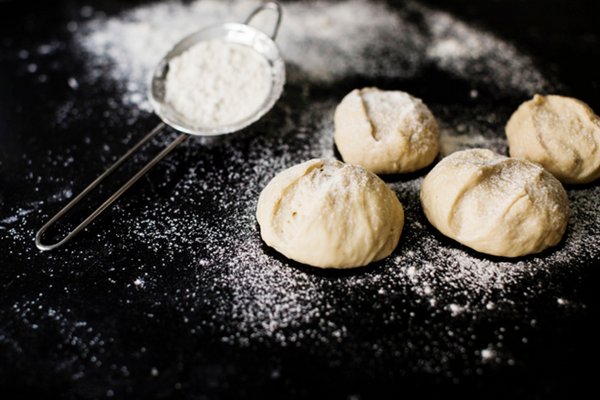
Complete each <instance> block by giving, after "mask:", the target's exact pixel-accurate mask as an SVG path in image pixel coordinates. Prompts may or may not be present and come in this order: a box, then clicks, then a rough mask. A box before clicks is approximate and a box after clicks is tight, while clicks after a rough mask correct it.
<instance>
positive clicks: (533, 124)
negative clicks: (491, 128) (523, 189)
mask: <svg viewBox="0 0 600 400" xmlns="http://www.w3.org/2000/svg"><path fill="white" fill-rule="evenodd" d="M506 136H507V137H508V145H509V147H510V155H511V156H513V157H524V158H526V159H528V160H530V161H533V162H536V163H539V164H541V165H542V166H543V167H544V168H546V169H547V170H548V171H550V173H551V174H553V175H554V176H555V177H557V178H558V179H559V180H560V181H562V182H564V183H588V182H591V181H593V180H595V179H597V178H598V177H600V118H599V117H598V116H597V115H596V114H594V111H592V109H591V108H590V107H589V106H588V105H587V104H585V103H583V102H581V101H579V100H576V99H573V98H570V97H562V96H555V95H550V96H540V95H538V94H536V95H535V96H534V97H533V99H532V100H529V101H526V102H525V103H523V104H521V106H520V107H519V108H518V109H517V111H515V113H514V114H513V115H512V116H511V117H510V120H509V121H508V124H507V125H506Z"/></svg>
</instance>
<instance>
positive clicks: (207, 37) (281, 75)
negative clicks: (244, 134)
mask: <svg viewBox="0 0 600 400" xmlns="http://www.w3.org/2000/svg"><path fill="white" fill-rule="evenodd" d="M263 10H272V11H274V12H275V13H276V15H277V19H276V22H275V27H274V28H273V32H272V33H271V35H267V34H266V33H264V32H262V31H261V30H259V29H256V28H253V27H252V26H250V25H248V24H249V23H250V21H251V20H252V18H254V16H256V14H258V13H259V12H261V11H263ZM281 15H282V9H281V6H280V5H279V4H278V3H275V2H269V3H265V4H263V5H261V6H259V7H258V8H256V9H255V10H254V11H253V12H252V13H251V14H250V15H249V16H248V18H247V19H246V21H245V22H244V23H225V24H220V25H216V26H212V27H209V28H205V29H202V30H200V31H198V32H196V33H194V34H192V35H190V36H188V37H186V38H185V39H183V40H182V41H180V42H179V43H177V44H176V45H175V46H174V47H173V49H171V51H170V52H169V53H168V54H167V55H166V56H165V57H164V58H163V59H162V60H161V61H160V62H159V63H158V65H157V66H156V68H155V70H154V73H153V74H152V77H151V82H150V87H149V98H150V102H151V104H152V107H153V109H154V111H155V112H156V114H157V115H158V116H159V117H160V118H161V119H162V121H163V122H161V123H160V124H158V125H157V126H156V127H155V128H154V129H153V130H152V131H151V132H150V133H148V134H147V135H146V136H145V137H144V138H143V139H142V140H140V141H139V142H138V143H137V144H136V145H135V146H133V148H131V150H129V151H128V152H127V153H126V154H125V155H123V156H122V157H121V158H120V159H118V160H117V161H116V162H115V163H114V164H113V165H112V166H111V167H110V168H108V169H107V170H106V171H105V172H104V173H103V174H102V175H100V176H99V177H98V178H96V180H94V181H93V182H92V183H91V184H90V185H89V186H88V187H86V188H85V189H84V190H83V191H82V192H81V193H80V194H79V195H77V196H76V197H75V198H74V199H73V200H71V202H69V204H67V205H66V206H65V207H64V208H63V209H62V210H60V211H59V212H58V213H57V214H56V215H55V216H54V217H52V219H50V220H49V221H48V222H47V223H46V224H45V225H44V226H43V227H42V228H41V229H40V230H39V231H38V232H37V234H36V235H35V245H36V246H37V248H38V249H40V250H52V249H55V248H57V247H60V246H62V245H63V244H65V243H66V242H68V241H69V240H71V239H72V238H73V237H74V236H75V235H77V234H78V233H79V232H81V231H82V230H83V229H84V228H85V227H86V226H87V225H88V224H89V223H90V222H92V221H93V220H94V218H96V217H97V216H98V215H100V213H101V212H102V211H104V210H105V209H106V208H108V206H110V205H111V204H112V203H113V202H114V201H115V200H116V199H117V198H118V197H119V196H120V195H121V194H123V193H124V192H125V191H126V190H127V189H129V187H130V186H131V185H133V184H134V183H135V182H136V181H137V180H138V179H140V178H141V177H142V176H143V175H144V174H145V173H146V172H148V170H150V169H151V168H152V167H153V166H154V165H156V164H157V163H158V162H159V161H160V160H162V159H163V158H164V157H165V156H166V155H167V154H169V153H170V152H171V150H173V149H174V148H175V147H177V146H178V145H179V144H181V143H182V142H183V141H184V140H185V139H187V138H188V137H189V135H195V136H218V135H225V134H228V133H234V132H237V131H239V130H241V129H243V128H245V127H247V126H248V125H250V124H252V123H254V122H256V121H258V120H259V119H260V118H261V117H262V116H263V115H265V114H266V113H267V112H268V111H269V110H270V109H271V108H272V107H273V105H274V104H275V102H276V101H277V100H278V99H279V97H280V96H281V92H282V91H283V85H284V83H285V63H284V61H283V58H282V57H281V54H280V52H279V49H278V47H277V45H276V44H275V42H274V40H275V37H276V36H277V31H278V30H279V25H280V24H281ZM204 41H221V42H224V43H237V44H241V45H244V46H248V47H250V48H251V49H253V50H254V51H256V52H257V53H258V54H260V55H261V56H263V57H264V58H265V59H266V61H267V63H268V66H269V71H268V74H269V75H270V78H271V89H270V92H269V93H268V95H267V97H266V98H265V100H264V101H263V103H262V104H261V106H260V107H259V108H258V110H256V111H255V112H254V114H252V115H250V116H248V117H246V118H244V119H242V120H240V121H237V122H234V123H231V124H225V125H221V126H217V127H212V126H211V127H201V126H194V125H193V124H191V123H190V122H189V121H187V120H186V119H185V118H183V117H182V116H181V115H180V114H179V113H178V112H177V111H176V110H174V109H173V108H172V107H171V105H170V104H169V103H167V102H165V81H166V77H167V73H168V71H169V61H170V60H172V59H173V58H175V57H177V56H179V55H181V54H182V53H183V52H184V51H186V50H188V49H190V48H191V47H193V46H194V45H195V44H197V43H200V42H204ZM167 125H169V126H171V127H173V128H174V129H176V130H178V131H180V132H183V133H182V134H181V135H179V136H178V137H177V138H176V139H175V140H173V142H171V143H170V144H169V145H168V146H167V147H166V148H165V149H163V150H162V151H161V152H160V153H159V154H158V155H157V156H156V157H154V158H153V159H152V160H151V161H150V162H149V163H148V164H146V165H145V166H144V167H143V168H142V169H140V170H139V171H138V172H137V173H136V174H135V175H134V176H133V177H132V178H131V179H130V180H129V181H127V183H125V184H124V185H123V186H122V187H121V188H120V189H119V190H117V191H116V192H115V193H114V194H113V195H112V196H110V197H109V198H108V199H107V200H106V201H105V202H104V203H103V204H102V205H101V206H100V207H98V208H97V209H96V210H95V211H94V212H92V213H91V214H90V215H89V216H88V217H87V218H86V219H85V220H84V221H83V222H81V223H80V224H79V225H78V226H77V227H76V228H75V229H73V230H72V231H71V232H70V233H69V234H68V235H67V236H65V237H64V238H63V239H62V240H60V241H59V242H56V243H54V244H44V243H42V236H43V234H44V232H46V230H48V228H50V227H51V226H52V225H54V224H55V223H56V222H57V221H58V220H59V219H60V218H62V217H63V216H64V215H65V214H66V213H67V212H68V211H70V210H71V209H72V208H73V207H74V206H75V205H76V204H77V203H79V201H81V199H83V198H84V197H85V196H87V195H88V194H89V193H90V192H91V191H92V190H94V189H95V188H96V187H97V186H98V185H99V184H100V183H101V182H102V181H104V179H106V178H107V177H108V176H109V175H110V174H112V173H113V172H114V171H116V170H117V169H118V168H119V167H120V166H121V164H122V163H123V162H124V161H125V160H127V159H128V158H129V157H131V156H132V155H133V154H135V153H136V152H137V151H138V150H139V149H140V148H141V147H142V146H144V145H145V144H146V143H148V142H149V141H150V140H152V139H153V138H154V137H155V136H156V135H158V134H159V133H160V132H161V131H162V130H163V129H164V128H165V127H166V126H167Z"/></svg>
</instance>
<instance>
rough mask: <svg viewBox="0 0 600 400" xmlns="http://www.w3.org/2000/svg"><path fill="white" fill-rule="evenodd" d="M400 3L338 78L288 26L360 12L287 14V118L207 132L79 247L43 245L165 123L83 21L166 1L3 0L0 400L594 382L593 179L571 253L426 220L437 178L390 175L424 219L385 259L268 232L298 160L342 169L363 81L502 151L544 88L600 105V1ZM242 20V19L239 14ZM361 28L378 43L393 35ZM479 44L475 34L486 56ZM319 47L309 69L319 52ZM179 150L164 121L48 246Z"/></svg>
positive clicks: (549, 392) (559, 386)
mask: <svg viewBox="0 0 600 400" xmlns="http://www.w3.org/2000/svg"><path fill="white" fill-rule="evenodd" d="M217 3H218V2H206V4H207V5H206V7H208V8H210V7H213V8H215V7H216V8H218V7H221V6H220V5H217ZM338 3H340V2H338ZM341 3H342V4H347V2H341ZM388 3H389V4H387V3H385V4H383V3H381V2H368V4H369V5H368V6H365V5H364V4H362V3H361V4H362V5H361V4H359V5H357V4H354V6H352V7H350V8H349V9H351V10H366V9H368V7H371V8H372V9H373V10H379V11H381V10H384V11H383V13H384V14H389V16H390V18H391V20H390V21H396V20H395V19H394V18H399V20H400V21H403V23H404V24H405V25H403V28H402V29H401V28H399V27H395V25H393V22H390V24H392V25H390V26H391V28H390V29H389V30H386V29H387V28H386V29H383V28H381V29H379V30H376V34H377V35H379V36H375V37H376V38H378V40H382V41H384V42H385V45H375V43H374V45H373V46H372V47H370V46H367V47H365V48H360V49H358V50H352V49H351V50H348V51H358V52H359V53H360V54H357V55H356V56H357V58H356V59H355V60H354V61H353V60H352V58H351V57H350V58H348V57H347V58H340V59H341V60H342V61H343V62H338V61H339V60H338V59H337V58H336V57H341V56H340V55H339V54H341V53H343V51H347V49H345V50H344V49H343V48H342V47H341V46H342V45H340V47H339V48H336V47H335V46H334V47H333V50H331V53H324V54H326V56H325V58H326V60H325V61H326V62H328V63H329V64H325V65H334V63H336V62H338V64H335V66H336V68H338V70H337V72H335V71H334V72H335V73H334V74H333V75H332V76H331V77H328V78H322V77H318V76H313V75H311V71H310V68H312V67H314V68H315V70H316V68H317V67H316V66H314V65H313V66H312V67H311V65H310V62H304V60H303V59H302V51H299V50H297V49H293V48H292V46H293V45H294V41H293V40H291V39H290V37H291V36H285V35H286V34H287V35H290V34H289V33H286V32H285V29H286V18H289V19H288V26H293V27H294V28H299V26H300V25H298V23H297V21H296V20H294V13H296V15H299V14H300V12H301V11H302V12H306V13H307V14H306V15H309V17H307V18H309V19H310V18H314V20H315V21H317V20H319V18H325V17H327V16H328V15H336V14H335V13H336V12H342V11H339V10H338V11H331V7H333V6H332V4H329V8H327V7H328V6H325V9H322V8H319V7H323V5H322V4H315V3H314V2H300V3H297V2H283V7H284V19H283V25H282V28H281V29H282V31H281V33H280V36H279V37H278V43H279V45H280V47H281V50H282V53H283V55H284V58H286V62H287V73H288V82H287V85H286V88H285V91H284V94H283V96H282V98H281V99H280V100H279V102H278V103H277V104H276V106H275V107H274V108H273V110H272V111H270V112H269V113H268V114H267V115H266V116H265V117H264V118H263V119H261V120H260V121H259V122H258V123H256V124H255V125H253V126H251V127H250V128H247V129H245V130H244V131H243V132H241V133H239V134H238V135H235V136H226V137H223V138H213V139H198V138H190V139H189V140H187V141H186V142H185V143H184V144H183V145H181V146H180V147H178V148H177V149H176V150H174V151H173V153H172V154H171V155H169V156H168V157H167V158H166V159H164V160H163V161H162V162H161V163H159V164H158V165H157V166H156V167H154V168H153V169H152V170H151V171H150V172H149V173H148V174H147V175H146V176H145V177H144V178H142V179H141V180H140V181H139V182H138V183H136V184H135V185H134V186H133V187H132V188H131V189H130V190H129V191H127V192H126V193H125V194H124V195H123V196H122V197H121V198H120V199H119V200H117V202H116V203H115V204H113V206H112V207H111V208H110V209H108V210H107V211H105V212H104V213H103V214H102V215H101V216H99V217H98V218H97V219H96V220H95V221H94V222H92V224H91V225H90V226H89V227H88V228H87V229H86V230H85V231H83V232H82V233H81V234H79V235H78V236H77V237H76V238H75V239H73V240H72V241H71V242H69V243H68V244H66V245H65V246H63V247H61V248H59V249H56V250H54V251H50V252H41V251H39V250H38V249H37V248H36V247H35V245H34V237H35V233H36V232H37V230H38V229H39V228H40V227H41V226H42V225H43V224H44V223H45V222H46V221H48V219H49V218H50V217H51V216H53V215H54V214H55V213H57V212H58V211H59V210H60V208H61V207H62V206H63V205H64V204H65V203H66V202H67V201H68V200H69V199H70V198H72V197H73V196H74V195H76V194H77V193H78V192H79V191H80V190H82V189H83V188H84V187H85V186H86V184H87V183H89V182H90V181H91V180H92V179H93V178H94V177H96V176H98V175H99V174H100V173H102V171H104V170H105V169H106V168H107V167H108V166H110V165H111V163H112V162H114V160H116V159H117V158H118V157H119V156H120V155H121V154H123V153H125V152H126V151H127V149H128V148H130V147H131V146H132V145H133V144H134V143H135V142H136V141H137V140H138V139H140V138H141V137H143V135H144V134H145V132H147V131H149V130H150V129H151V128H153V127H154V126H155V125H156V124H157V123H158V122H159V119H158V118H157V117H156V116H154V115H152V114H151V113H150V112H148V111H144V110H141V111H140V110H139V107H137V105H139V103H138V102H134V101H133V102H132V101H129V103H128V101H127V100H126V99H127V98H128V97H127V96H131V94H132V93H135V91H136V89H135V88H133V89H132V88H131V86H129V87H127V81H126V80H124V78H119V77H115V75H110V74H109V71H112V70H111V69H110V68H111V67H110V66H107V64H106V63H105V64H102V63H100V64H98V60H99V59H98V55H93V54H90V53H89V52H86V50H85V48H82V45H81V38H82V37H85V36H86V35H88V36H89V35H90V34H91V32H92V30H88V31H87V33H86V31H85V29H86V27H87V29H92V28H90V26H96V25H89V24H90V23H94V22H95V21H96V22H97V21H106V19H107V18H108V19H110V18H115V19H118V20H119V21H121V22H123V21H126V18H125V19H124V17H123V14H122V13H124V12H128V11H131V10H136V9H139V7H150V8H151V9H154V10H156V8H152V7H158V6H157V5H156V3H148V2H142V1H127V2H115V1H110V0H97V1H96V0H94V1H61V2H56V3H55V2H53V3H50V2H43V1H28V2H22V1H10V0H8V1H0V22H1V24H0V265H1V268H0V390H1V391H2V392H1V393H3V394H2V398H26V396H27V395H29V396H37V397H39V398H69V399H70V398H82V399H88V398H90V399H92V398H135V399H143V398H193V399H203V398H209V399H212V398H217V399H219V398H278V399H279V398H331V399H371V398H400V397H402V396H404V395H419V396H422V397H424V398H433V397H439V396H440V395H447V394H459V395H462V396H466V397H477V398H481V397H486V398H499V397H506V396H511V397H513V398H515V397H516V398H528V399H531V398H540V399H542V398H564V397H567V396H568V397H578V395H581V394H582V393H586V392H587V389H589V388H592V387H593V384H594V381H593V379H594V378H595V375H596V374H595V372H597V370H598V367H597V366H595V363H594V361H595V359H596V358H597V357H598V355H599V354H598V346H597V343H596V341H597V338H596V336H597V334H596V331H595V329H594V328H595V320H596V319H597V317H598V306H599V297H598V296H597V293H596V290H597V289H596V285H597V282H598V279H599V278H600V274H599V272H598V268H597V266H598V261H597V260H598V257H599V256H600V228H598V226H600V209H599V208H598V204H599V200H600V188H599V187H598V183H597V182H596V183H592V184H589V185H584V186H568V187H566V189H567V192H568V193H569V198H570V200H571V220H570V223H569V227H568V231H567V234H566V235H565V238H564V239H563V242H561V244H559V245H558V246H557V247H556V248H553V249H550V250H548V251H545V252H543V253H541V254H539V255H533V256H529V257H523V258H520V259H515V260H510V259H502V258H496V257H488V256H485V255H482V254H478V253H476V252H474V251H472V250H470V249H468V248H465V247H463V246H461V245H459V244H457V243H456V242H453V241H451V240H449V239H446V238H444V237H443V236H442V235H440V234H439V233H438V232H436V231H435V229H434V228H433V227H432V226H431V225H429V223H428V222H427V220H426V218H425V217H424V216H423V214H422V211H421V209H420V205H419V200H418V191H419V187H420V184H421V182H422V179H423V177H424V176H425V174H426V173H427V171H428V169H426V170H424V171H420V172H417V173H414V174H410V175H409V176H388V177H385V178H384V179H385V181H386V182H387V183H388V184H389V185H390V187H391V188H392V190H394V192H395V193H396V194H397V195H398V197H399V198H400V200H401V202H402V204H403V205H404V209H405V213H406V224H405V227H404V231H403V236H402V238H401V241H400V244H399V246H398V248H397V249H396V250H395V251H394V253H393V254H392V255H391V256H390V257H388V258H387V259H386V260H383V261H381V262H378V263H375V264H374V265H371V266H368V267H365V268H360V269H356V270H353V271H322V270H317V269H315V268H311V267H307V266H304V265H300V264H298V263H295V262H292V261H290V260H287V259H286V258H285V257H283V256H281V255H279V254H277V253H276V252H275V251H274V250H272V249H270V248H268V247H267V246H266V245H264V244H263V243H262V241H261V240H260V235H259V228H258V225H257V223H256V221H255V217H254V211H255V208H256V201H257V199H258V195H259V194H260V191H261V189H262V188H263V187H264V186H265V185H266V183H267V182H268V181H269V180H270V179H271V178H272V177H273V176H274V175H275V174H276V173H277V172H279V171H280V170H282V169H283V168H285V167H289V166H292V165H294V164H296V163H298V162H301V161H305V160H307V159H309V158H314V157H322V156H337V157H339V154H337V152H336V150H335V148H334V147H333V141H332V139H331V137H332V135H333V121H332V112H333V109H334V108H335V105H336V104H337V103H338V102H339V101H340V100H341V98H342V97H343V96H344V95H345V94H346V93H348V92H349V91H350V90H352V89H353V88H357V87H364V86H379V87H381V88H389V89H399V90H406V91H408V92H410V93H412V94H414V95H415V96H417V97H420V98H422V99H423V100H424V101H425V102H426V103H427V104H428V105H429V107H430V108H431V109H432V111H433V113H434V115H436V118H438V122H439V123H440V128H441V132H442V136H444V137H446V141H445V142H444V143H445V146H446V147H445V149H446V150H444V151H446V152H449V151H450V150H451V149H453V148H454V147H456V146H459V147H461V146H463V147H477V146H487V147H491V148H493V149H494V150H496V151H499V152H504V153H506V150H507V147H506V141H505V139H504V136H503V135H504V133H503V132H504V131H503V127H504V125H505V123H506V120H507V118H508V117H509V116H510V114H511V113H512V111H514V110H515V109H516V107H517V106H518V105H519V104H520V103H521V102H523V101H525V100H527V99H529V98H530V97H531V95H532V94H533V93H534V92H537V91H542V92H547V93H558V94H563V95H567V96H572V97H576V98H578V99H580V100H583V101H585V102H587V103H588V104H589V105H590V106H591V107H592V108H593V109H595V110H597V111H598V110H600V96H599V94H600V78H599V75H598V71H599V70H600V46H599V45H600V28H598V25H597V23H596V18H597V17H596V16H597V14H596V13H595V12H594V10H593V7H592V4H593V2H591V1H570V2H562V1H537V0H536V1H528V2H525V1H517V0H510V1H475V0H472V1H467V0H456V1H437V0H427V1H421V2H388ZM386 4H387V5H386ZM172 5H173V7H175V9H181V8H182V7H184V6H182V5H181V3H179V2H174V3H172ZM232 7H233V8H231V9H230V10H233V11H231V13H233V14H234V15H229V14H227V13H226V16H228V17H229V16H231V18H230V19H238V20H239V19H243V17H244V15H239V14H238V13H237V11H238V10H239V8H235V6H232ZM242 8H243V7H242ZM311 13H313V14H311ZM328 13H331V14H328ZM375 15H376V16H377V18H375V17H374V16H375ZM355 17H356V18H357V20H361V18H362V19H363V20H364V21H363V22H364V24H366V26H367V28H366V29H367V30H366V31H365V32H372V31H369V30H368V29H370V28H368V26H369V22H370V21H371V22H372V23H373V24H376V23H383V22H385V21H387V20H386V19H385V18H384V16H382V15H381V13H379V14H373V15H370V14H368V13H367V14H366V15H356V16H355ZM371 18H372V19H371ZM294 21H296V22H294ZM382 21H383V22H382ZM215 22H221V21H215ZM386 23H387V22H386ZM444 24H446V25H444ZM323 26H326V25H323ZM353 26H354V25H351V26H350V28H352V27H353ZM356 26H358V24H357V25H356ZM444 26H445V28H443V27H444ZM96 27H97V26H96ZM436 27H437V28H439V29H441V30H438V31H436V29H437V28H436ZM440 27H442V28H443V29H442V28H440ZM338 28H339V29H342V28H343V27H338ZM350 28H348V29H350ZM404 28H406V29H404ZM409 28H410V29H409ZM96 29H102V28H96ZM104 29H106V28H104ZM322 29H326V28H322ZM336 29H337V28H336ZM361 29H362V28H361ZM444 29H445V30H444ZM411 32H412V33H411ZM334 33H335V32H334ZM345 33H346V34H347V33H348V32H346V31H345ZM411 34H412V35H416V36H414V37H417V38H419V40H421V41H419V40H416V39H414V38H413V39H411V38H410V35H411ZM436 35H438V36H436ZM478 35H479V36H478ZM324 36H325V35H321V36H319V37H318V38H316V39H314V40H315V41H314V42H313V45H314V46H316V47H314V48H317V49H319V51H320V50H321V49H324V50H323V51H325V50H327V51H329V47H327V46H325V45H324V44H323V42H318V40H321V39H322V38H323V37H324ZM474 38H475V39H474ZM477 38H479V39H477ZM280 39H281V40H280ZM359 39H361V38H360V37H358V36H357V41H358V40H359ZM362 39H364V38H362ZM127 40H130V38H128V37H124V38H123V41H127ZM327 40H331V41H332V42H336V40H337V39H336V37H335V34H333V36H331V37H330V38H329V39H327ZM340 40H341V39H340ZM461 40H464V41H462V42H461ZM468 40H481V41H480V42H477V43H476V45H477V46H479V47H478V49H477V51H479V53H478V54H479V55H477V54H475V55H474V54H473V53H472V51H474V50H473V47H472V46H473V43H470V42H468ZM348 43H351V42H350V41H349V40H348V36H346V37H345V38H344V39H343V44H344V45H346V44H348ZM285 45H287V46H288V48H287V49H286V48H285ZM319 46H321V47H319ZM411 46H412V47H411ZM420 46H421V47H420ZM443 46H447V47H443ZM456 46H458V47H456ZM461 46H463V47H461ZM464 46H466V47H464ZM486 46H489V47H488V48H486ZM411 48H414V49H413V51H414V52H415V54H406V53H405V51H406V49H411ZM465 48H466V49H467V50H465ZM307 49H308V50H307V53H306V58H307V59H308V60H309V61H311V60H312V59H313V58H315V57H316V58H315V59H319V58H318V55H315V54H312V53H310V51H309V50H310V48H307ZM340 49H341V50H340ZM395 49H398V50H397V51H396V50H395ZM461 49H462V50H461ZM448 51H455V52H456V51H458V52H460V51H467V52H469V53H468V55H469V56H468V57H466V58H462V59H461V58H460V57H458V58H457V56H456V53H452V54H450V55H449V53H444V52H448ZM336 52H337V53H336ZM425 53H426V54H425ZM351 55H352V54H351ZM346 56H347V54H346ZM311 57H313V58H311ZM336 60H338V61H336ZM365 60H366V61H365ZM369 60H371V61H369ZM415 60H416V61H415ZM461 60H462V61H461ZM465 60H466V62H465ZM105 61H106V60H105ZM109 61H110V60H109ZM460 62H463V64H460ZM132 63H135V60H133V61H132ZM353 63H354V64H353ZM349 65H350V66H349ZM396 67H397V68H398V70H397V71H396V70H394V71H395V72H390V71H392V70H393V69H394V68H396ZM92 70H94V71H99V75H97V76H94V77H92V74H91V72H90V71H92ZM340 71H341V72H340ZM313 72H314V71H313ZM494 74H495V75H494ZM499 80H503V81H502V82H500V81H499ZM124 82H125V84H124ZM142 94H143V92H142ZM134 103H135V104H134ZM176 136H177V133H176V132H175V131H173V130H170V129H168V130H167V132H166V133H165V134H164V135H163V136H162V137H161V138H159V139H156V140H154V141H153V142H152V144H150V145H149V146H147V148H145V149H144V151H143V153H142V154H140V155H139V156H137V157H135V160H134V162H132V163H128V164H126V165H125V166H124V167H123V171H121V172H119V173H117V174H116V176H115V177H113V179H112V180H110V181H109V182H107V183H106V184H105V185H103V186H102V187H101V189H100V190H99V191H98V192H94V194H93V197H92V198H91V199H89V200H86V201H84V202H83V203H84V204H83V205H82V206H81V207H79V208H77V209H76V210H75V211H74V212H73V213H72V214H69V215H68V216H67V217H66V219H65V220H64V221H61V222H62V223H61V224H60V226H57V227H56V228H53V229H51V230H50V231H49V232H48V234H47V236H45V238H46V240H48V241H51V240H54V239H57V238H60V237H61V235H64V234H65V233H66V232H68V230H70V229H72V228H73V227H74V226H75V225H76V224H77V223H78V221H80V220H81V219H82V218H84V217H85V215H86V213H89V210H90V209H92V207H94V206H97V205H98V204H99V203H100V201H101V200H100V199H102V198H103V197H104V198H105V197H107V196H108V195H110V193H111V192H112V191H114V190H115V189H116V188H117V187H118V186H119V185H120V184H122V183H123V182H125V181H126V180H127V178H128V176H130V175H131V173H133V172H134V171H135V170H136V168H139V166H140V165H142V164H143V162H144V161H147V160H149V159H150V157H151V155H152V154H155V153H156V152H157V151H158V149H159V148H160V147H161V146H164V144H165V143H167V142H168V141H169V140H171V139H173V138H175V137H176ZM590 364H591V366H590ZM5 394H6V396H5Z"/></svg>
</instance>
